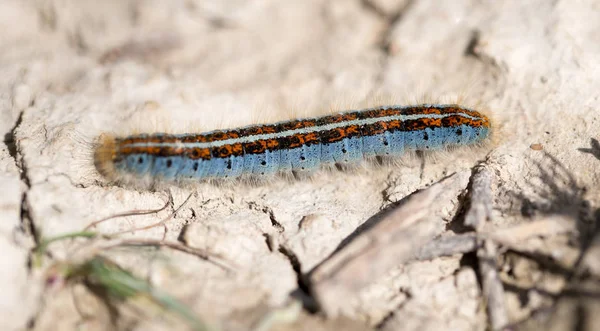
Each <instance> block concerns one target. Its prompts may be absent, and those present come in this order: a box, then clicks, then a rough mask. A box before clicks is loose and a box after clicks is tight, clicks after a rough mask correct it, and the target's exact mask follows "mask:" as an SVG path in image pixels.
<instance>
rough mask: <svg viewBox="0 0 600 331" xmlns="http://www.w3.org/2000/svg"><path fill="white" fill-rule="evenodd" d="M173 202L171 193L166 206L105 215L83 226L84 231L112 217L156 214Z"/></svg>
mask: <svg viewBox="0 0 600 331" xmlns="http://www.w3.org/2000/svg"><path fill="white" fill-rule="evenodd" d="M171 202H173V196H172V195H171V194H169V200H168V201H167V203H165V205H164V206H162V207H161V208H159V209H142V210H131V211H127V212H124V213H119V214H114V215H111V216H108V217H105V218H103V219H100V220H98V221H94V222H92V223H90V224H88V225H87V226H86V227H85V228H83V231H86V230H89V229H90V228H93V227H96V226H98V224H100V223H104V222H106V221H108V220H111V219H114V218H120V217H127V216H139V215H149V214H156V213H158V212H161V211H163V210H165V209H167V207H168V206H169V205H170V204H171Z"/></svg>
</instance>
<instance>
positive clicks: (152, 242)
mask: <svg viewBox="0 0 600 331" xmlns="http://www.w3.org/2000/svg"><path fill="white" fill-rule="evenodd" d="M122 246H156V247H167V248H171V249H174V250H177V251H180V252H184V253H187V254H191V255H194V256H197V257H199V258H201V259H203V260H205V261H207V262H210V263H213V264H214V265H216V266H218V267H220V268H222V269H224V270H226V271H228V272H235V266H234V264H233V263H231V262H229V261H226V260H225V259H224V258H223V257H221V256H219V255H216V254H211V253H209V252H207V251H204V250H201V249H198V248H193V247H189V246H186V245H183V244H180V243H177V242H172V241H165V240H157V239H121V240H118V241H117V242H116V243H111V244H110V245H107V246H103V247H102V248H103V249H110V248H115V247H122ZM217 259H218V260H217ZM219 260H220V261H219Z"/></svg>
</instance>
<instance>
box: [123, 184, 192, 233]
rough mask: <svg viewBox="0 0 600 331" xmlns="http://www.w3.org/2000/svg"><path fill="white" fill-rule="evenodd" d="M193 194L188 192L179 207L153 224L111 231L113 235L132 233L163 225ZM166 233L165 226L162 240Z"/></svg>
mask: <svg viewBox="0 0 600 331" xmlns="http://www.w3.org/2000/svg"><path fill="white" fill-rule="evenodd" d="M193 195H194V193H190V195H188V197H187V198H186V199H185V201H184V202H183V203H182V204H181V205H180V206H179V207H177V209H175V211H173V212H172V213H171V214H170V215H169V217H167V218H165V219H162V220H161V221H159V222H156V223H154V224H150V225H146V226H142V227H139V228H133V229H129V230H124V231H119V232H115V233H113V235H119V234H124V233H132V232H135V231H143V230H148V229H152V228H154V227H157V226H161V225H163V226H165V222H167V221H168V220H170V219H172V218H173V217H175V215H177V213H178V212H179V211H180V210H181V208H183V207H184V206H185V205H186V204H187V203H188V201H190V199H191V198H192V196H193ZM166 234H167V228H166V226H165V233H164V234H163V240H164V238H165V236H166Z"/></svg>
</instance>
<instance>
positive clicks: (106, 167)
mask: <svg viewBox="0 0 600 331" xmlns="http://www.w3.org/2000/svg"><path fill="white" fill-rule="evenodd" d="M116 157H117V145H116V141H115V137H114V136H112V135H109V134H106V133H103V134H101V135H100V137H98V141H97V144H96V148H95V150H94V166H95V167H96V170H98V172H99V173H100V174H101V175H102V176H104V177H105V178H107V179H109V180H115V179H116V177H117V171H116V168H115V162H114V161H115V159H116Z"/></svg>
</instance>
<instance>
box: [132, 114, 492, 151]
mask: <svg viewBox="0 0 600 331" xmlns="http://www.w3.org/2000/svg"><path fill="white" fill-rule="evenodd" d="M457 115H458V116H462V117H465V118H468V119H472V120H479V119H481V118H478V117H475V116H472V115H468V114H465V113H450V114H414V115H392V116H384V117H374V118H365V119H356V120H350V121H343V122H339V123H330V124H325V125H318V126H310V127H305V128H300V129H293V130H286V131H282V132H276V133H266V134H257V135H253V136H245V137H238V138H231V139H226V140H218V141H211V142H200V143H184V142H181V141H176V142H158V143H156V142H150V143H143V142H137V143H132V144H126V145H125V146H124V147H125V148H134V147H173V148H211V147H219V146H225V145H233V144H239V143H251V142H255V141H259V140H268V139H276V138H283V137H289V136H293V135H297V134H306V133H311V132H318V131H328V130H332V129H336V128H341V127H345V126H351V125H359V126H362V125H369V124H374V123H377V122H389V121H396V120H400V121H407V120H418V119H422V118H446V117H450V116H457ZM178 136H179V137H183V136H185V135H178Z"/></svg>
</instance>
